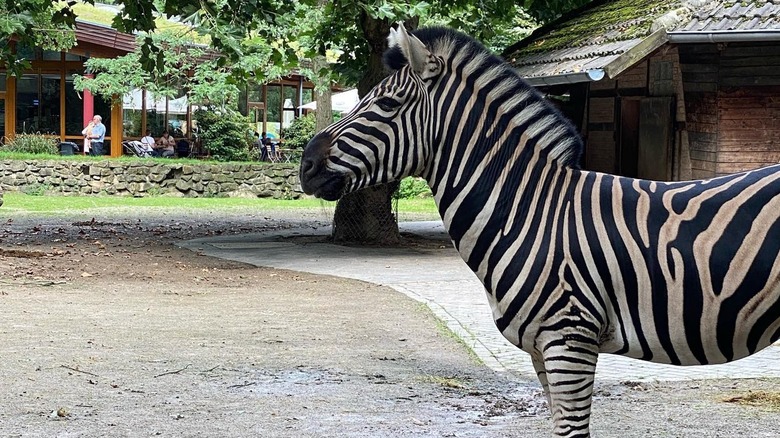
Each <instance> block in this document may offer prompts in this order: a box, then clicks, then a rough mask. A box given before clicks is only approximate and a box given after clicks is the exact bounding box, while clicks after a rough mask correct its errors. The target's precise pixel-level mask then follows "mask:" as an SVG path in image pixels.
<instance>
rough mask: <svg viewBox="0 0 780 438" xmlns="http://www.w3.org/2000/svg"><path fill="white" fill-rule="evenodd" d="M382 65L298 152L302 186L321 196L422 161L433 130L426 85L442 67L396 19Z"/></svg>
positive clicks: (386, 177)
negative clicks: (385, 70)
mask: <svg viewBox="0 0 780 438" xmlns="http://www.w3.org/2000/svg"><path fill="white" fill-rule="evenodd" d="M388 47H389V48H388V51H387V52H386V53H385V64H386V65H387V66H388V67H389V68H391V69H394V70H395V72H394V73H393V74H392V75H390V76H389V77H387V78H385V79H384V80H383V81H382V82H380V83H379V84H378V85H377V86H376V87H374V89H372V90H371V91H370V92H369V93H368V94H366V96H364V97H363V99H361V101H360V103H358V105H357V106H356V107H355V108H354V109H353V110H352V111H351V112H350V113H349V114H347V115H346V116H344V118H342V119H341V120H340V121H338V122H337V123H334V124H333V125H331V126H329V127H327V128H325V129H324V130H322V131H321V132H320V133H319V134H317V135H316V136H315V137H314V138H313V139H312V140H311V141H310V142H309V144H308V145H306V148H305V149H304V152H303V157H302V159H301V169H300V177H301V186H302V188H303V191H304V192H306V193H307V194H313V195H315V196H317V197H320V198H323V199H326V200H336V199H339V198H340V197H341V196H343V195H345V194H347V193H351V192H354V191H356V190H359V189H362V188H365V187H369V186H372V185H377V184H382V183H388V182H391V181H396V180H399V179H401V178H403V177H405V176H409V175H417V174H419V173H420V172H421V171H422V170H423V168H424V167H425V166H426V160H427V157H429V155H430V154H429V151H430V138H431V135H432V127H431V125H432V123H431V120H430V115H431V98H430V94H429V90H430V88H431V86H432V84H433V83H434V82H435V81H436V80H437V78H438V76H440V73H441V71H442V68H443V61H442V60H441V58H439V57H437V56H434V55H433V54H432V53H431V51H430V50H429V49H428V48H427V47H426V46H425V44H423V43H422V42H421V41H420V40H419V39H418V38H417V37H415V36H414V35H411V34H409V33H407V32H406V29H404V27H403V25H402V24H400V23H399V25H398V30H394V29H391V30H390V36H389V37H388Z"/></svg>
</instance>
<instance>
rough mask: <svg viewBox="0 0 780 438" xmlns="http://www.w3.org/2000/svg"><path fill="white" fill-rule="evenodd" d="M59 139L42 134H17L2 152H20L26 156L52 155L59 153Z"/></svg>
mask: <svg viewBox="0 0 780 438" xmlns="http://www.w3.org/2000/svg"><path fill="white" fill-rule="evenodd" d="M58 146H59V139H57V138H50V137H45V136H43V135H42V134H40V133H38V134H17V135H16V137H14V139H13V140H11V141H9V142H7V143H6V144H5V146H3V147H2V148H1V149H0V150H2V151H3V152H18V153H24V154H50V155H57V154H58V153H59V147H58Z"/></svg>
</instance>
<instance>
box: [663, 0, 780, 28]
mask: <svg viewBox="0 0 780 438" xmlns="http://www.w3.org/2000/svg"><path fill="white" fill-rule="evenodd" d="M707 6H709V7H707ZM764 29H780V1H777V0H775V1H742V2H734V1H730V2H712V3H711V4H708V5H705V7H703V8H701V9H699V10H696V11H694V12H693V17H691V20H690V22H688V23H685V24H684V25H682V26H680V27H679V28H678V29H676V30H678V31H685V32H691V31H692V32H713V31H727V30H764Z"/></svg>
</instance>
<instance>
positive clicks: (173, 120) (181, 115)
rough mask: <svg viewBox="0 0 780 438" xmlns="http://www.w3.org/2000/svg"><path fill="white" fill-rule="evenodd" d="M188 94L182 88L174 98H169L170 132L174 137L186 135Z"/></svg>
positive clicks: (168, 124)
mask: <svg viewBox="0 0 780 438" xmlns="http://www.w3.org/2000/svg"><path fill="white" fill-rule="evenodd" d="M188 105H189V104H188V102H187V94H186V93H185V92H184V91H182V90H180V91H179V93H177V94H176V97H175V98H173V99H168V123H167V125H166V126H167V129H168V132H169V133H170V134H171V135H172V136H173V137H174V138H181V137H186V136H187V133H188V132H189V130H188V129H187V107H188Z"/></svg>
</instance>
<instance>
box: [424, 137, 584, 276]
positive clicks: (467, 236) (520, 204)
mask: <svg viewBox="0 0 780 438" xmlns="http://www.w3.org/2000/svg"><path fill="white" fill-rule="evenodd" d="M550 129H551V130H555V129H557V128H556V127H555V126H550ZM505 132H506V133H505V135H504V136H502V137H501V138H500V139H499V140H498V141H497V142H493V143H492V144H489V143H488V142H487V140H486V139H483V140H482V141H478V142H476V143H474V144H468V143H462V144H460V145H459V146H457V147H455V146H453V147H451V148H441V149H440V150H439V151H438V153H436V154H435V158H434V160H433V162H434V164H433V166H432V167H433V168H434V169H443V170H444V171H443V172H441V173H440V175H441V176H440V177H439V178H438V179H433V178H431V179H428V182H429V185H430V186H431V189H432V190H433V194H434V198H435V200H436V203H437V206H438V208H439V213H440V214H441V217H442V220H443V222H444V226H445V228H446V229H447V232H448V233H449V235H450V237H451V238H452V240H453V242H454V244H455V247H456V248H457V249H458V251H459V252H460V254H461V256H462V257H463V259H464V260H465V261H466V262H467V263H468V265H469V267H471V269H472V270H473V271H474V272H475V273H477V275H478V276H479V277H480V279H481V280H483V283H485V279H484V274H485V272H486V271H487V270H488V266H487V264H490V263H495V262H497V261H490V260H486V258H485V255H486V254H487V253H489V252H490V251H491V248H492V247H494V246H495V245H496V244H497V243H498V242H499V240H501V239H502V238H503V236H506V235H507V234H513V235H514V239H515V241H516V242H518V243H519V242H521V241H522V240H523V239H525V238H526V235H528V234H529V233H533V232H535V231H536V230H530V231H529V224H531V221H532V220H533V218H534V216H535V215H536V213H537V210H539V209H542V208H544V206H546V205H550V203H549V202H547V199H546V198H547V197H549V196H550V195H551V192H550V190H549V189H550V186H551V185H552V184H559V181H561V180H562V178H564V177H565V175H566V173H567V171H568V170H569V169H568V168H567V167H564V166H561V165H560V163H559V162H558V161H556V160H554V159H551V157H550V152H551V150H553V149H554V148H555V147H556V146H558V145H554V144H548V141H547V140H546V139H545V138H542V137H543V136H542V134H541V133H537V134H536V137H535V138H531V137H529V136H528V131H527V130H522V129H517V128H513V127H510V126H507V128H506V131H505ZM549 132H550V131H549V130H548V131H546V133H549ZM512 140H514V144H513V145H512V143H511V142H512ZM540 146H542V147H540ZM503 240H504V241H506V239H503ZM486 263H487V264H486ZM485 284H486V285H487V283H485Z"/></svg>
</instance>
